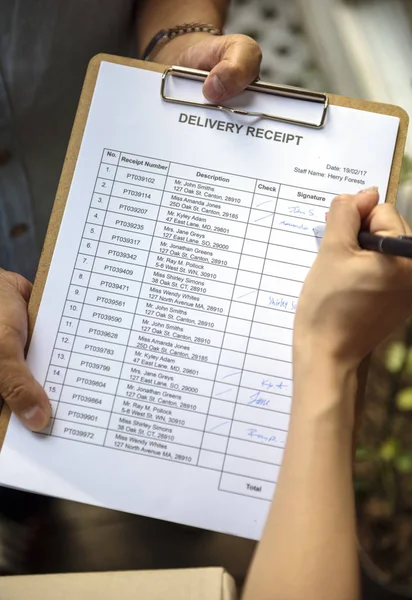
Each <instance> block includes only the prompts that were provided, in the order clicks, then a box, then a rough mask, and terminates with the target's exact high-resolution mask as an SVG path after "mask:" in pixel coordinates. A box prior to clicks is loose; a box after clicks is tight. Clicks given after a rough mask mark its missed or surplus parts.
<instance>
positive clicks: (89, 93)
mask: <svg viewBox="0 0 412 600" xmlns="http://www.w3.org/2000/svg"><path fill="white" fill-rule="evenodd" d="M103 61H104V62H111V63H116V64H119V65H126V66H128V67H134V68H139V69H145V70H148V71H154V72H157V73H164V72H165V69H167V67H166V66H162V65H159V64H156V63H148V62H144V61H141V60H135V59H130V58H123V57H118V56H112V55H109V54H99V55H97V56H95V57H94V58H93V59H92V60H91V61H90V63H89V67H88V70H87V74H86V78H85V81H84V85H83V90H82V94H81V97H80V101H79V106H78V109H77V113H76V118H75V121H74V126H73V130H72V134H71V137H70V141H69V145H68V149H67V153H66V158H65V161H64V165H63V170H62V174H61V177H60V182H59V187H58V190H57V194H56V199H55V202H54V206H53V210H52V214H51V217H50V222H49V226H48V230H47V235H46V239H45V242H44V246H43V250H42V254H41V257H40V263H39V267H38V271H37V275H36V280H35V283H34V287H33V292H32V295H31V298H30V303H29V309H28V310H29V336H28V343H30V339H31V336H32V333H33V328H34V324H35V321H36V316H37V312H38V310H39V306H40V302H41V298H42V295H43V290H44V286H45V283H46V279H47V275H48V272H49V267H50V263H51V260H52V256H53V252H54V247H55V245H56V240H57V236H58V234H59V229H60V223H61V221H62V218H63V212H64V209H65V206H66V201H67V197H68V194H69V190H70V186H71V182H72V178H73V175H74V170H75V166H76V162H77V157H78V155H79V151H80V145H81V142H82V139H83V133H84V130H85V127H86V122H87V117H88V114H89V109H90V105H91V101H92V98H93V94H94V89H95V85H96V80H97V76H98V73H99V68H100V64H101V62H103ZM261 87H262V88H266V89H262V91H267V92H268V93H275V94H276V93H277V92H276V91H272V92H271V91H270V90H271V89H272V90H275V89H276V90H278V93H280V95H283V96H285V95H286V96H287V95H288V94H289V95H290V97H292V98H299V97H301V98H302V99H303V100H304V99H305V97H306V99H309V100H310V99H313V98H314V97H315V98H316V97H318V98H320V97H322V98H325V99H326V100H327V103H329V104H330V105H334V106H345V107H348V108H354V109H357V110H363V111H366V112H373V113H378V114H382V115H390V116H393V117H398V118H399V120H400V124H399V132H398V138H397V142H396V147H395V153H394V157H393V162H392V169H391V174H390V179H389V186H388V194H387V198H386V202H389V203H390V204H395V201H396V195H397V191H398V185H399V179H400V175H401V168H402V160H403V154H404V149H405V143H406V136H407V132H408V124H409V117H408V114H407V113H406V112H405V111H404V110H403V109H402V108H399V107H398V106H393V105H390V104H381V103H378V102H368V101H365V100H359V99H355V98H348V97H346V96H336V95H333V94H319V93H317V92H307V91H305V90H298V89H295V90H293V88H286V87H285V86H273V85H272V84H261ZM256 88H257V86H256V84H254V85H253V84H252V86H251V87H250V89H252V90H253V89H256ZM282 89H283V90H285V91H284V93H282V92H281V91H279V90H282ZM327 103H326V104H327ZM277 120H280V121H282V119H277ZM283 122H285V120H283ZM286 122H288V121H286ZM326 127H327V123H326ZM367 366H368V365H367V362H366V361H365V363H364V364H363V365H362V367H361V368H360V371H359V387H358V389H359V395H360V396H363V392H364V388H365V385H366V377H367ZM9 419H10V410H9V409H8V407H7V406H6V405H5V404H4V405H3V408H2V410H1V412H0V449H1V447H2V444H3V442H4V438H5V435H6V431H7V427H8V423H9Z"/></svg>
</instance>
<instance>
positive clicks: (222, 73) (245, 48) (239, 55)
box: [203, 34, 262, 102]
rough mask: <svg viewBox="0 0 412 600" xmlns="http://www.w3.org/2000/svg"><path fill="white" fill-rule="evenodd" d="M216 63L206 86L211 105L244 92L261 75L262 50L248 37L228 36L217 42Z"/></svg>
mask: <svg viewBox="0 0 412 600" xmlns="http://www.w3.org/2000/svg"><path fill="white" fill-rule="evenodd" d="M214 55H215V58H214V62H215V64H216V66H215V67H214V68H213V69H212V70H211V72H210V73H209V76H208V78H207V79H206V81H205V83H204V86H203V93H204V95H205V97H206V98H207V99H208V100H210V101H211V102H224V101H225V100H228V99H229V98H231V97H232V96H235V95H236V94H239V93H240V92H242V91H243V90H244V89H245V87H247V86H248V85H249V84H250V83H251V82H252V81H254V80H255V79H257V77H258V76H259V69H260V63H261V60H262V51H261V49H260V48H259V45H258V44H257V43H256V42H255V40H253V39H252V38H250V37H248V36H246V35H240V34H236V35H227V36H222V37H219V38H215V40H214Z"/></svg>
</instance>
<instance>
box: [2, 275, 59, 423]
mask: <svg viewBox="0 0 412 600" xmlns="http://www.w3.org/2000/svg"><path fill="white" fill-rule="evenodd" d="M29 295H30V284H29V283H28V282H27V281H26V280H24V279H23V278H22V277H19V276H18V275H16V274H15V273H8V272H6V271H3V270H0V306H1V312H0V396H1V397H3V399H4V400H5V401H6V402H7V404H8V405H9V407H10V410H12V411H13V412H14V413H15V414H16V415H17V417H19V419H20V420H21V421H22V422H23V423H24V424H25V425H26V426H27V427H29V428H30V429H32V430H33V431H39V430H41V429H43V428H44V427H46V425H47V424H48V422H49V421H50V403H49V400H48V398H47V395H46V393H45V391H44V389H43V388H42V387H41V385H40V384H39V383H37V381H36V380H35V379H34V377H33V376H32V374H31V373H30V370H29V368H28V367H27V365H26V363H25V360H24V346H25V342H26V338H27V300H28V297H29Z"/></svg>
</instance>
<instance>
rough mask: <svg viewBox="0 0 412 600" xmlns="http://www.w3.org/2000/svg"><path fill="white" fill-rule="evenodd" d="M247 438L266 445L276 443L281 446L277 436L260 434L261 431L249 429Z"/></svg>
mask: <svg viewBox="0 0 412 600" xmlns="http://www.w3.org/2000/svg"><path fill="white" fill-rule="evenodd" d="M246 432H247V436H248V437H250V438H253V439H256V440H257V441H259V442H262V443H266V444H275V443H276V442H277V443H278V444H279V443H280V440H278V438H277V436H276V435H263V433H259V429H247V430H246Z"/></svg>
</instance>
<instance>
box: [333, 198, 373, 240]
mask: <svg viewBox="0 0 412 600" xmlns="http://www.w3.org/2000/svg"><path fill="white" fill-rule="evenodd" d="M378 202H379V193H378V192H377V190H376V189H371V190H365V191H364V192H362V193H360V194H356V195H354V196H351V195H349V194H346V195H342V196H338V197H337V198H335V199H334V200H333V202H332V204H331V207H330V209H329V212H328V216H327V221H326V228H325V234H324V236H323V239H324V242H325V243H334V244H341V245H343V246H346V247H351V248H353V249H357V248H358V242H357V239H358V234H359V230H360V227H361V223H362V220H364V219H365V218H366V217H367V216H368V215H369V214H370V213H371V212H372V211H373V209H374V208H375V206H376V205H377V203H378Z"/></svg>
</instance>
